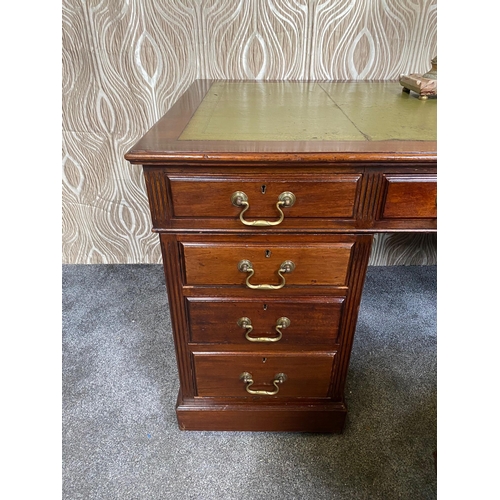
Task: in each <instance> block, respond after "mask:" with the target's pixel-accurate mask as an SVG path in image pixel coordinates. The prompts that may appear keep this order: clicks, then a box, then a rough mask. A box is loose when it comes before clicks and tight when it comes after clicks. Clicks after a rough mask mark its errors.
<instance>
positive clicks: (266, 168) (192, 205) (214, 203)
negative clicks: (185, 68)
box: [125, 80, 437, 432]
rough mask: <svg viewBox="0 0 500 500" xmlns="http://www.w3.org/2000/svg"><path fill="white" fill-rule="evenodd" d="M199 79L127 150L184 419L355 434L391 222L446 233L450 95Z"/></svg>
mask: <svg viewBox="0 0 500 500" xmlns="http://www.w3.org/2000/svg"><path fill="white" fill-rule="evenodd" d="M417 97H418V96H416V95H413V94H407V93H404V92H401V87H400V85H399V83H397V82H256V81H252V82H248V81H244V82H240V81H208V80H198V81H195V82H194V83H193V84H192V85H191V86H190V88H189V89H188V90H187V91H186V92H185V93H184V95H182V97H181V98H180V99H179V100H178V101H177V103H176V104H175V105H174V106H173V107H172V108H171V109H170V110H169V111H168V113H167V114H166V115H165V116H164V117H163V118H161V119H160V120H159V121H158V122H157V123H156V124H155V125H154V126H153V127H152V128H151V130H149V132H148V133H147V134H146V135H145V136H144V137H143V138H142V139H141V140H140V141H139V142H138V143H137V144H136V145H135V146H134V147H133V148H132V149H131V150H130V151H129V152H128V153H127V154H126V156H125V157H126V159H127V160H128V161H130V162H131V163H133V164H140V165H142V166H143V171H144V176H145V182H146V186H147V192H148V198H149V204H150V209H151V217H152V222H153V230H154V231H155V232H157V233H158V234H159V238H160V242H161V249H162V255H163V262H164V270H165V278H166V283H167V290H168V299H169V306H170V312H171V320H172V327H173V335H174V340H175V349H176V358H177V365H178V371H179V382H180V390H179V397H178V402H177V408H176V410H177V418H178V422H179V426H180V428H181V429H184V430H248V431H261V430H262V431H264V430H265V431H308V432H342V430H343V427H344V422H345V418H346V412H347V409H346V405H345V400H344V385H345V381H346V376H347V370H348V364H349V357H350V353H351V347H352V343H353V336H354V331H355V327H356V320H357V315H358V309H359V304H360V300H361V292H362V289H363V282H364V278H365V272H366V268H367V264H368V259H369V256H370V249H371V244H372V239H373V235H374V233H376V232H395V231H397V232H404V231H406V232H415V231H427V232H431V231H436V192H437V191H436V189H437V188H436V186H437V183H436V168H437V163H436V162H437V152H436V104H437V103H436V100H432V99H430V100H427V101H421V100H418V98H417Z"/></svg>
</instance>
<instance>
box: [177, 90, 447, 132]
mask: <svg viewBox="0 0 500 500" xmlns="http://www.w3.org/2000/svg"><path fill="white" fill-rule="evenodd" d="M436 110H437V100H436V99H429V100H427V101H421V100H419V99H418V98H417V97H416V95H415V94H411V95H409V94H406V93H404V92H402V87H401V85H399V83H398V82H349V83H342V82H328V83H323V82H214V83H213V84H212V85H211V87H210V89H209V91H208V92H207V94H206V95H205V97H204V99H203V101H202V102H201V104H200V105H199V107H198V108H197V110H196V111H195V113H194V115H193V116H192V118H191V120H190V121H189V123H188V124H187V126H186V127H185V128H184V130H183V132H182V133H181V135H180V136H179V138H178V140H179V141H405V140H408V141H435V140H436V122H437V117H436V115H437V113H436Z"/></svg>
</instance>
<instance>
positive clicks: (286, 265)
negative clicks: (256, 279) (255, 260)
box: [238, 260, 295, 290]
mask: <svg viewBox="0 0 500 500" xmlns="http://www.w3.org/2000/svg"><path fill="white" fill-rule="evenodd" d="M294 269H295V264H294V263H293V262H292V261H291V260H285V261H284V262H282V264H281V266H280V268H279V270H278V275H279V276H280V278H281V283H280V284H279V285H252V284H251V283H250V278H251V277H252V276H253V275H254V273H255V270H254V268H253V266H252V263H251V262H250V261H249V260H240V261H239V262H238V271H240V272H242V273H249V275H248V276H247V279H246V285H247V287H248V288H251V289H252V290H279V289H280V288H283V287H284V286H285V277H284V276H283V274H285V273H291V272H292V271H293V270H294Z"/></svg>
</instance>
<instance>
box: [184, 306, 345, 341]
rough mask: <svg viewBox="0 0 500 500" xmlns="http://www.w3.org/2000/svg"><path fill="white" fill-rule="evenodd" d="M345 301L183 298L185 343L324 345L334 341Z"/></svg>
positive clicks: (336, 338)
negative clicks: (186, 321)
mask: <svg viewBox="0 0 500 500" xmlns="http://www.w3.org/2000/svg"><path fill="white" fill-rule="evenodd" d="M344 300H345V297H312V298H311V297H294V298H289V299H281V300H279V299H275V298H267V299H262V300H260V299H259V300H253V301H250V300H243V299H236V298H232V299H231V298H214V297H208V298H205V297H204V298H197V297H188V298H187V304H188V312H189V329H190V341H191V342H193V343H231V344H245V345H261V346H262V345H271V344H273V345H278V344H279V345H296V344H297V345H300V344H302V345H304V344H307V345H310V344H317V345H325V346H330V347H331V345H332V344H333V343H336V342H337V341H338V336H339V324H340V317H341V314H342V307H343V304H344Z"/></svg>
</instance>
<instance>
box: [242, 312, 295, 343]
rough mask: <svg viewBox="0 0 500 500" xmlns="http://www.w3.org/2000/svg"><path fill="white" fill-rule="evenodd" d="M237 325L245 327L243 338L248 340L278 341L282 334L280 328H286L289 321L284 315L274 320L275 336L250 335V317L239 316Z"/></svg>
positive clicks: (251, 327) (251, 328)
mask: <svg viewBox="0 0 500 500" xmlns="http://www.w3.org/2000/svg"><path fill="white" fill-rule="evenodd" d="M237 323H238V326H239V327H240V328H246V330H247V331H246V333H245V338H246V339H247V340H248V341H250V342H278V340H281V337H282V336H283V332H282V331H281V330H282V329H285V328H288V327H289V326H290V323H291V321H290V320H289V319H288V318H286V317H285V316H283V317H281V318H279V319H277V320H276V326H275V327H274V328H275V330H276V331H277V332H278V333H279V335H278V336H277V337H250V332H251V331H252V330H253V326H252V321H251V320H250V318H246V317H243V318H240V319H239V320H238V321H237Z"/></svg>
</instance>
